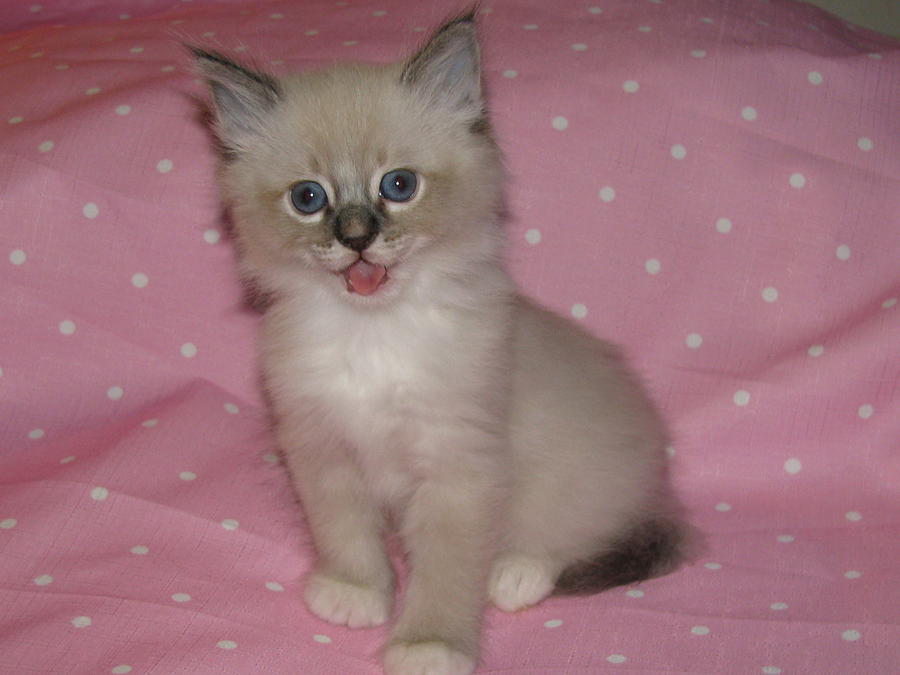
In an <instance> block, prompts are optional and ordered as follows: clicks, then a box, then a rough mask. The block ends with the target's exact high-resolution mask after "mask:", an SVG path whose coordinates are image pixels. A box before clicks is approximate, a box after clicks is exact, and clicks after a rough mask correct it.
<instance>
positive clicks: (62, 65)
mask: <svg viewBox="0 0 900 675" xmlns="http://www.w3.org/2000/svg"><path fill="white" fill-rule="evenodd" d="M53 67H54V68H56V70H68V69H69V64H68V63H57V64H56V65H55V66H53Z"/></svg>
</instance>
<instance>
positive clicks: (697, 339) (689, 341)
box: [684, 333, 703, 349]
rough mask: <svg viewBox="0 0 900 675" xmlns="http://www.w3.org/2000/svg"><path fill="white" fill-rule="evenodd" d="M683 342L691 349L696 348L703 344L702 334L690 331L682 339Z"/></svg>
mask: <svg viewBox="0 0 900 675" xmlns="http://www.w3.org/2000/svg"><path fill="white" fill-rule="evenodd" d="M684 343H685V344H686V345H687V346H688V347H690V348H691V349H697V348H698V347H699V346H700V345H702V344H703V336H702V335H700V334H699V333H690V334H688V336H687V337H686V338H685V339H684Z"/></svg>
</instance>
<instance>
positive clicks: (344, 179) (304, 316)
mask: <svg viewBox="0 0 900 675" xmlns="http://www.w3.org/2000/svg"><path fill="white" fill-rule="evenodd" d="M193 51H194V54H195V56H196V58H197V60H198V63H199V67H200V69H201V71H202V72H203V74H204V75H205V77H206V78H207V80H208V83H209V85H210V87H211V89H212V94H213V100H214V106H213V107H214V113H215V129H216V132H217V135H218V138H219V141H220V143H221V146H222V151H223V164H222V168H221V185H222V191H223V194H224V196H225V199H226V201H227V203H228V205H229V206H230V208H231V211H232V214H233V217H234V222H235V227H236V233H237V240H238V244H239V249H240V259H241V265H242V271H243V273H244V275H245V276H246V277H247V278H249V279H250V280H252V283H253V284H255V285H257V286H258V287H259V288H261V289H262V290H263V291H264V292H266V293H268V294H271V296H272V297H273V298H274V299H273V302H272V305H271V306H270V307H269V309H268V310H267V312H266V315H265V320H264V327H263V331H262V339H261V352H262V367H263V371H264V379H265V383H266V388H267V393H268V394H269V396H270V399H271V406H272V413H273V419H274V420H275V434H276V438H277V442H278V444H279V446H280V448H281V449H282V450H283V452H284V456H285V459H286V462H287V465H288V467H289V470H290V472H291V475H292V478H293V482H294V485H295V486H296V489H297V492H298V494H299V496H300V498H301V502H302V505H303V508H304V511H305V514H306V517H307V519H308V523H309V527H310V529H311V531H312V535H313V540H314V542H315V546H316V549H317V553H318V562H317V564H316V567H315V569H314V571H313V572H312V573H311V574H310V576H309V578H308V579H307V580H306V586H305V592H304V598H305V600H306V604H307V606H308V607H309V609H310V610H311V611H312V612H313V613H314V614H316V615H317V616H319V617H321V618H322V619H325V620H326V621H331V622H333V623H337V624H344V625H347V626H350V627H351V628H356V627H363V626H375V625H378V624H381V623H383V622H385V621H386V620H387V619H388V616H389V614H390V612H391V605H392V599H393V594H394V575H393V570H392V568H391V564H390V562H389V560H388V556H387V555H386V553H385V547H384V542H383V539H382V534H383V531H384V530H385V529H386V528H387V527H388V526H392V527H395V528H396V529H397V530H398V531H399V533H400V535H401V537H402V541H403V542H404V546H405V549H406V551H407V553H408V558H409V563H410V568H411V571H410V577H409V583H408V587H407V588H406V591H405V597H404V599H403V603H402V610H401V611H400V612H399V618H398V619H397V621H396V622H395V624H394V626H393V629H392V632H391V637H390V640H389V642H388V644H387V646H386V649H385V651H384V668H385V671H386V672H387V673H389V674H390V675H426V674H427V675H463V674H466V673H471V672H472V671H473V669H474V668H475V664H476V660H477V657H478V637H479V630H480V619H481V614H482V609H483V604H484V600H485V596H487V597H489V598H490V600H491V602H493V604H494V605H496V606H497V607H499V608H500V609H502V610H505V611H508V612H512V611H516V610H519V609H522V608H524V607H528V606H530V605H534V604H535V603H537V602H540V601H541V600H543V599H544V598H545V597H547V596H548V595H550V594H551V593H554V592H557V593H591V592H597V591H600V590H602V589H604V588H608V587H610V586H614V585H617V584H627V583H631V582H635V581H640V580H642V579H646V578H648V577H651V576H654V575H657V574H662V573H664V572H667V571H669V570H671V569H672V568H673V567H674V566H675V565H676V564H677V563H678V562H679V561H680V559H681V557H682V551H683V543H682V542H683V538H682V531H683V528H682V526H681V525H680V524H679V521H678V519H677V518H676V517H675V516H674V515H673V503H672V500H671V498H670V497H669V494H668V489H667V486H666V483H665V478H664V474H665V454H664V447H665V445H666V435H665V431H664V429H663V426H662V424H661V422H660V420H659V418H658V416H657V414H656V412H655V411H654V409H653V407H652V406H651V404H650V402H649V401H648V399H647V397H646V395H645V394H644V393H643V391H642V390H641V388H640V386H639V385H638V383H637V382H636V381H635V379H634V378H633V377H632V375H631V374H629V372H628V371H627V370H626V369H625V366H624V365H623V364H622V361H621V360H620V358H619V356H618V353H617V351H616V349H615V348H614V347H612V346H611V345H609V344H607V343H604V342H601V341H598V340H596V339H595V338H593V337H591V336H589V335H588V334H587V333H585V332H583V331H582V330H580V329H579V328H576V327H575V326H573V325H571V324H570V323H568V322H567V321H564V320H563V319H560V318H558V317H557V316H555V315H553V314H551V313H549V312H547V311H545V310H543V309H541V308H539V307H538V306H537V305H535V304H534V303H532V302H531V301H529V300H527V299H525V298H523V297H521V296H520V295H518V294H517V293H516V290H515V288H514V285H513V283H512V281H511V280H510V277H509V276H508V274H507V272H506V271H505V270H504V268H503V265H502V262H501V248H502V246H503V236H502V231H501V225H500V223H499V213H500V210H501V201H502V200H501V194H502V192H503V183H504V171H503V166H502V163H501V157H500V153H499V151H498V148H497V146H496V145H495V143H494V140H493V138H492V135H491V131H490V124H489V121H488V118H487V116H486V112H485V109H484V101H483V96H482V88H481V74H480V63H479V48H478V43H477V40H476V26H475V20H474V16H473V14H467V15H464V16H461V17H458V18H456V19H454V20H452V21H450V22H448V23H447V24H445V25H444V26H443V27H441V28H440V29H439V30H438V31H437V32H436V33H435V34H434V35H433V36H432V37H431V39H430V40H429V41H428V42H427V43H426V44H425V45H424V47H422V48H421V50H420V51H418V52H417V53H416V54H415V55H413V56H412V57H411V58H410V59H409V60H407V61H405V62H402V63H397V64H390V65H339V66H336V67H333V68H329V69H326V70H320V71H313V72H306V73H302V74H299V75H295V76H292V77H288V78H284V79H275V78H274V77H271V76H269V75H266V74H263V73H260V72H255V71H253V70H250V69H248V68H245V67H243V66H240V65H237V64H235V63H233V62H231V61H229V60H227V59H226V58H225V57H223V56H221V55H219V54H216V53H212V52H207V51H203V50H200V49H197V48H193Z"/></svg>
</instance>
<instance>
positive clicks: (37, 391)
mask: <svg viewBox="0 0 900 675" xmlns="http://www.w3.org/2000/svg"><path fill="white" fill-rule="evenodd" d="M456 7H457V5H456V4H455V3H452V2H449V1H446V2H445V1H444V0H441V1H438V2H428V3H422V2H411V1H410V2H404V1H401V0H384V1H383V2H381V1H379V2H363V1H362V0H347V1H345V2H332V1H331V0H323V1H321V2H315V3H294V2H239V1H237V0H235V1H232V2H224V1H223V2H213V1H203V0H195V1H193V2H186V1H176V0H168V1H163V0H143V1H141V2H137V1H135V2H118V3H96V2H87V1H85V2H82V3H80V5H79V3H78V2H68V1H66V2H63V1H62V0H57V1H54V0H43V1H42V2H38V3H8V6H5V7H4V9H3V12H2V17H0V31H2V34H0V88H2V91H3V96H2V97H0V156H2V161H0V316H2V322H0V589H2V590H0V654H2V656H0V671H2V672H9V673H23V672H30V673H54V674H56V673H63V672H65V673H134V674H140V673H156V674H160V673H165V674H167V675H168V674H171V673H210V674H213V673H234V674H237V673H240V674H242V675H246V674H247V673H310V674H314V675H315V674H323V675H324V674H328V673H373V674H374V673H378V672H380V671H379V666H378V658H377V649H378V646H379V645H380V644H381V643H382V641H383V639H384V634H385V633H384V631H383V630H382V629H376V630H368V631H351V630H345V629H343V628H337V627H334V626H331V625H327V624H324V623H322V622H320V621H319V620H317V619H315V618H314V617H313V616H311V615H310V614H309V613H308V612H307V611H306V610H305V608H304V607H303V604H302V602H301V600H300V589H301V580H302V577H303V575H304V573H305V572H306V571H307V570H308V569H309V566H310V562H311V559H312V557H311V553H310V550H309V548H308V545H307V535H306V531H305V529H304V525H303V522H302V518H301V516H300V514H299V513H298V512H297V510H296V508H295V505H294V502H293V498H292V495H291V492H290V489H289V487H288V483H287V480H286V478H285V475H284V472H283V470H282V468H281V467H280V466H279V462H278V458H277V456H276V455H275V454H274V451H273V448H272V445H271V440H270V438H269V436H268V434H267V429H266V420H265V413H264V409H263V405H262V400H261V397H260V396H259V394H258V391H257V379H256V374H255V366H254V347H253V342H254V332H255V329H256V326H257V324H258V321H259V317H258V314H256V313H255V312H254V311H253V310H252V309H250V308H249V307H248V306H247V304H246V303H245V302H244V296H243V293H242V291H241V289H240V286H239V284H238V283H237V281H236V279H235V274H234V271H233V269H234V255H233V252H232V248H231V246H230V244H229V237H228V236H227V231H228V230H227V222H226V221H225V220H223V217H222V214H221V209H220V207H219V205H218V198H217V193H216V188H215V185H214V168H215V163H214V157H213V155H212V152H211V150H210V143H209V137H208V134H207V132H206V131H205V130H204V127H203V125H202V123H201V115H200V114H199V111H198V107H197V105H196V100H197V97H198V96H202V95H203V92H202V88H201V87H200V86H199V84H198V83H197V82H196V81H195V76H194V74H193V73H192V72H191V71H190V68H189V63H188V60H187V57H186V55H185V54H184V52H183V51H182V50H181V48H180V46H179V45H178V43H177V39H178V38H184V39H187V40H191V41H200V42H202V43H205V44H210V45H213V46H215V47H217V48H220V49H225V50H231V51H234V52H236V53H237V54H238V55H239V54H240V53H241V52H243V51H246V52H247V53H248V54H253V55H254V56H255V58H256V60H257V62H258V63H259V64H260V65H261V66H264V67H268V68H270V69H272V70H274V71H275V72H285V71H287V70H290V69H293V68H298V67H308V66H315V65H324V64H329V63H332V62H333V61H334V60H339V59H360V60H366V61H386V60H389V59H394V58H396V57H397V56H398V54H399V53H401V52H403V51H408V50H409V49H411V48H412V46H413V45H414V44H416V43H417V42H418V41H420V40H421V39H422V37H423V31H424V30H425V29H430V28H431V27H433V26H435V25H436V24H437V23H439V22H440V20H441V19H442V18H444V17H445V16H446V15H447V14H449V13H450V12H452V11H453V10H454V9H455V8H456ZM481 12H482V29H483V31H482V32H483V34H484V58H485V71H486V77H487V81H488V90H489V93H490V100H491V107H492V109H493V114H494V120H495V124H496V130H497V136H498V138H499V140H500V142H501V143H502V144H503V147H504V150H505V153H506V157H507V162H508V165H509V168H510V174H511V177H512V181H511V184H510V187H509V190H508V198H509V205H510V221H509V223H508V232H509V236H510V240H511V245H510V248H509V261H510V266H511V269H512V270H513V272H514V274H515V276H516V278H517V279H518V281H519V282H520V284H521V285H522V287H523V288H524V289H525V290H526V291H527V292H528V293H530V294H531V295H534V296H536V297H537V298H539V299H541V300H542V301H543V302H545V303H546V304H548V305H550V306H551V307H553V308H555V309H556V310H557V311H559V312H560V313H561V314H563V315H566V316H568V317H570V318H572V320H574V321H577V322H580V323H581V324H583V325H584V326H586V327H587V328H588V329H589V330H591V331H594V332H596V333H598V334H603V335H606V336H608V337H609V338H611V339H614V340H616V341H618V342H620V343H621V344H622V345H623V346H624V347H625V349H626V351H627V353H628V354H629V355H630V357H631V359H632V361H633V362H634V364H635V365H636V367H637V368H638V370H640V371H641V373H642V374H643V375H644V376H645V378H646V379H647V380H648V382H649V384H650V388H651V391H652V394H653V396H654V398H655V399H656V400H657V401H658V402H659V405H660V407H661V408H662V409H663V410H664V412H665V414H666V416H667V417H668V419H669V420H670V421H671V424H672V427H673V430H674V440H673V443H672V445H671V447H669V448H668V454H669V456H670V462H671V468H672V474H673V478H674V480H675V483H676V485H677V488H678V491H679V493H680V494H681V495H682V496H683V499H684V501H685V503H686V505H687V508H688V510H689V512H690V516H691V519H692V520H693V522H694V523H695V524H696V525H697V527H698V528H699V529H700V530H702V531H703V532H704V533H705V537H706V543H705V547H704V548H703V549H702V551H701V552H700V553H698V557H697V560H696V562H695V563H694V564H693V565H691V566H688V567H686V568H684V569H683V570H681V571H679V572H678V573H676V574H673V575H671V576H668V577H665V578H662V579H657V580H653V581H650V582H647V583H644V584H641V585H640V586H639V587H634V588H621V589H614V590H612V591H610V592H607V593H605V594H603V595H599V596H595V597H591V598H580V599H579V598H575V599H572V598H557V599H551V600H549V601H547V602H545V603H543V604H542V605H540V606H539V607H537V608H534V609H530V610H527V611H524V612H520V613H517V614H513V615H506V614H501V613H499V612H495V611H492V610H491V611H489V612H488V615H487V620H486V635H485V654H484V658H483V665H482V669H481V671H480V672H484V673H501V672H504V673H529V674H537V673H564V672H565V673H575V672H578V673H611V672H618V671H619V670H627V671H629V672H642V673H643V672H645V673H650V672H675V671H677V672H691V673H701V672H702V673H711V672H717V673H737V672H742V673H785V674H787V673H850V672H855V673H880V672H889V671H893V670H894V669H895V668H896V663H897V651H896V649H897V648H896V645H897V644H900V634H898V632H900V631H898V629H897V623H898V615H897V594H896V589H897V587H898V585H900V579H898V571H897V570H898V566H897V564H896V561H897V560H898V559H900V543H898V542H900V537H898V513H900V510H898V499H897V497H898V485H900V463H898V460H897V449H898V439H900V405H898V395H900V392H898V377H900V360H898V358H897V345H898V344H900V314H898V312H900V308H898V307H897V299H898V297H900V267H898V264H897V263H898V260H900V227H898V226H900V222H898V214H900V187H898V186H900V182H898V181H900V124H898V120H900V118H898V115H897V112H898V110H900V87H898V86H897V83H898V81H900V51H898V48H897V43H895V42H892V41H890V40H889V39H887V38H883V37H879V36H876V35H874V34H872V33H867V32H865V31H862V30H860V29H857V28H854V27H853V26H850V25H848V24H845V23H843V22H841V21H839V20H837V19H835V18H834V17H831V16H829V15H827V14H825V13H822V12H820V11H818V10H815V9H813V8H810V7H808V6H806V5H803V4H799V3H791V2H787V1H786V0H771V1H764V0H746V1H745V2H730V3H722V2H717V1H715V0H602V1H601V0H589V1H587V0H586V1H583V2H582V1H573V0H561V1H560V2H553V3H547V2H537V1H536V0H521V1H517V2H504V1H501V0H493V1H490V0H485V1H484V2H483V3H482V5H481ZM460 198H464V196H462V195H461V196H460Z"/></svg>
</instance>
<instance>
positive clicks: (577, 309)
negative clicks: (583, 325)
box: [571, 302, 588, 319]
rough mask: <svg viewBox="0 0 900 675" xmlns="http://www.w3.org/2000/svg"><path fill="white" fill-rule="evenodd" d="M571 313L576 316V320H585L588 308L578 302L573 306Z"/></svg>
mask: <svg viewBox="0 0 900 675" xmlns="http://www.w3.org/2000/svg"><path fill="white" fill-rule="evenodd" d="M571 311H572V316H574V317H575V318H576V319H583V318H584V317H586V316H587V313H588V310H587V307H586V306H585V305H583V304H581V303H580V302H576V303H575V304H574V305H572V310H571Z"/></svg>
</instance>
